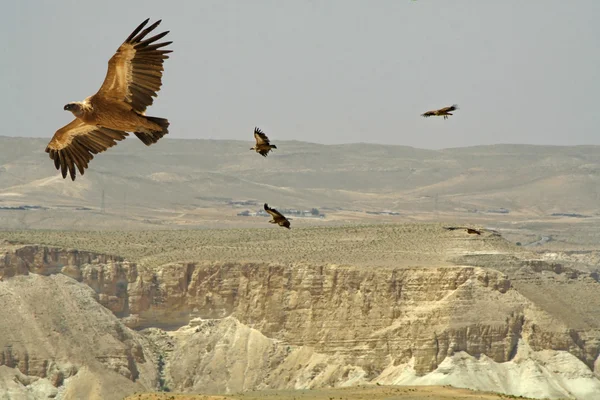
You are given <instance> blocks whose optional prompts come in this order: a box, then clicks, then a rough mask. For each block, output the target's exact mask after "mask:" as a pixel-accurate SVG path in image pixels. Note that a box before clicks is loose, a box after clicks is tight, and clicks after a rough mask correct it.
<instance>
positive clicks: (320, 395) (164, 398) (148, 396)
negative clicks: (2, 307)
mask: <svg viewBox="0 0 600 400" xmlns="http://www.w3.org/2000/svg"><path fill="white" fill-rule="evenodd" d="M514 398H520V399H527V398H526V397H515V396H510V395H503V394H499V393H489V392H477V391H473V390H469V389H458V388H453V387H450V386H374V387H371V386H358V387H350V388H341V389H319V390H265V391H257V392H245V393H241V394H235V395H228V396H211V395H189V394H171V393H144V394H139V393H136V394H133V395H131V396H129V397H127V398H126V400H230V399H235V400H266V399H290V400H303V399H307V400H308V399H310V400H338V399H339V400H359V399H361V400H362V399H368V400H380V399H381V400H384V399H385V400H393V399H402V400H422V399H430V400H463V399H464V400H492V399H493V400H503V399H514Z"/></svg>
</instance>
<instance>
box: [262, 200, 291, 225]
mask: <svg viewBox="0 0 600 400" xmlns="http://www.w3.org/2000/svg"><path fill="white" fill-rule="evenodd" d="M265 211H266V212H268V213H269V214H271V217H273V219H272V220H270V221H269V222H270V223H272V224H277V225H279V226H284V227H286V228H288V229H291V228H290V221H288V219H287V218H286V217H284V216H283V214H281V213H280V212H279V211H277V210H276V209H274V208H270V207H269V205H268V204H267V203H265Z"/></svg>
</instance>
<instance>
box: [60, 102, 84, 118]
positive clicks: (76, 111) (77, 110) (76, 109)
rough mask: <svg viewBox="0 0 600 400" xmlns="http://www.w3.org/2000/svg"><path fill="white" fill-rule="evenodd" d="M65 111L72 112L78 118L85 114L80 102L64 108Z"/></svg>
mask: <svg viewBox="0 0 600 400" xmlns="http://www.w3.org/2000/svg"><path fill="white" fill-rule="evenodd" d="M63 109H64V110H65V111H71V112H72V113H73V115H75V116H76V117H78V116H80V115H81V114H82V113H83V107H82V106H81V103H79V102H72V103H69V104H67V105H65V106H64V107H63Z"/></svg>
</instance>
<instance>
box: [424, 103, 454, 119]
mask: <svg viewBox="0 0 600 400" xmlns="http://www.w3.org/2000/svg"><path fill="white" fill-rule="evenodd" d="M454 110H458V105H456V104H453V105H451V106H450V107H444V108H440V109H439V110H431V111H427V112H426V113H423V114H421V116H422V117H425V118H429V117H431V116H432V115H434V116H440V115H441V116H443V117H444V119H448V115H452V114H450V111H454Z"/></svg>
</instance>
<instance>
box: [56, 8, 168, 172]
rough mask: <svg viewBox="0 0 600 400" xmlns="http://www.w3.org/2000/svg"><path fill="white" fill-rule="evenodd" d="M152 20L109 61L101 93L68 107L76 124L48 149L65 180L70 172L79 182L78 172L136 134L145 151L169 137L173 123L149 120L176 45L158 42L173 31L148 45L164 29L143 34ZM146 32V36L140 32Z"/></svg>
mask: <svg viewBox="0 0 600 400" xmlns="http://www.w3.org/2000/svg"><path fill="white" fill-rule="evenodd" d="M148 21H149V19H146V20H145V21H144V22H142V23H141V24H140V25H139V26H138V27H137V28H135V30H134V31H133V32H132V33H131V35H129V37H128V38H127V39H125V41H124V42H123V44H122V45H121V46H120V47H119V48H118V49H117V51H116V53H115V54H114V55H113V56H112V58H111V59H110V60H109V61H108V72H107V73H106V78H105V79H104V83H102V86H101V87H100V90H98V92H97V93H96V94H94V95H93V96H90V97H88V98H86V99H85V100H83V101H76V102H72V103H69V104H67V105H66V106H64V109H65V110H67V111H70V112H72V113H73V115H75V119H74V120H73V121H72V122H71V123H69V124H68V125H66V126H64V127H62V128H60V129H59V130H58V131H56V133H55V134H54V136H53V137H52V140H50V143H49V144H48V146H47V147H46V153H49V154H50V158H51V159H53V160H54V165H55V166H56V169H60V170H61V173H62V176H63V178H66V177H67V170H68V171H69V174H70V175H71V179H72V180H75V175H76V171H75V167H77V169H79V173H80V174H81V175H83V173H84V171H85V169H86V168H87V167H88V163H89V162H90V161H91V160H92V159H93V158H94V156H93V154H98V153H101V152H103V151H105V150H106V149H108V148H109V147H112V146H114V145H115V144H117V142H118V141H120V140H123V139H125V137H126V136H128V135H129V134H128V133H127V132H133V133H134V134H135V135H136V136H137V137H138V138H139V139H140V140H141V141H142V142H144V144H145V145H146V146H150V145H151V144H153V143H156V142H157V141H158V140H159V139H160V138H161V137H163V136H164V135H166V134H167V133H169V130H168V127H169V121H168V120H166V119H164V118H157V117H148V116H146V115H144V113H145V111H146V107H148V106H150V105H152V102H153V101H154V99H153V98H152V97H156V93H157V92H158V91H159V90H160V87H161V85H162V82H161V77H162V71H163V62H164V60H166V59H167V58H169V56H167V54H168V53H171V52H172V51H171V50H161V48H162V47H165V46H167V45H169V44H171V43H172V42H163V43H155V42H156V41H157V40H159V39H161V38H162V37H164V36H165V35H166V34H167V33H169V31H166V32H163V33H159V34H158V35H155V36H152V37H150V38H148V39H145V40H143V39H144V38H145V37H146V35H148V33H150V32H151V31H152V30H153V29H154V28H156V27H157V26H158V24H160V22H161V21H160V20H159V21H156V22H155V23H153V24H152V25H150V26H149V27H147V28H146V29H144V30H143V31H142V28H144V26H146V24H147V23H148ZM140 31H141V32H140Z"/></svg>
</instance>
